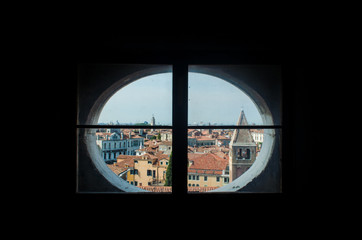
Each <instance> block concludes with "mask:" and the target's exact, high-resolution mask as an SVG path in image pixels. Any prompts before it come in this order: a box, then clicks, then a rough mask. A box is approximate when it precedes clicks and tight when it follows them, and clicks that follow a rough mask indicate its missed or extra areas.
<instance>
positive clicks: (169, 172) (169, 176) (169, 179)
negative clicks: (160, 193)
mask: <svg viewBox="0 0 362 240" xmlns="http://www.w3.org/2000/svg"><path fill="white" fill-rule="evenodd" d="M165 186H172V152H171V154H170V159H169V160H168V166H167V170H166V181H165Z"/></svg>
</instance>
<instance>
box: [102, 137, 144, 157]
mask: <svg viewBox="0 0 362 240" xmlns="http://www.w3.org/2000/svg"><path fill="white" fill-rule="evenodd" d="M97 145H98V147H99V150H100V154H101V156H102V157H103V159H104V161H105V162H111V161H117V157H118V156H119V155H136V150H137V149H140V148H143V147H144V138H143V137H140V136H138V135H133V136H132V135H131V132H130V133H129V134H128V135H125V134H123V132H122V131H121V132H120V135H119V134H118V133H116V132H114V133H110V132H108V131H107V132H106V133H97Z"/></svg>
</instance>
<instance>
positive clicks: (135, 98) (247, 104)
mask: <svg viewBox="0 0 362 240" xmlns="http://www.w3.org/2000/svg"><path fill="white" fill-rule="evenodd" d="M241 108H243V109H244V112H245V114H246V117H247V119H248V122H249V124H251V123H255V124H262V121H261V117H260V114H259V113H258V111H257V109H256V107H255V105H254V103H253V102H252V101H251V99H250V98H249V97H248V96H247V95H245V94H244V92H242V91H241V90H240V89H238V88H236V87H235V86H233V85H232V84H230V83H228V82H226V81H224V80H222V79H220V78H217V77H213V76H210V75H206V74H200V73H189V110H188V118H189V120H188V122H189V124H198V123H200V122H203V123H206V124H208V123H209V122H210V123H211V124H214V123H216V124H235V123H236V122H237V120H238V117H239V114H240V111H241ZM152 114H153V115H154V116H155V119H156V124H163V125H171V124H172V73H162V74H155V75H151V76H147V77H144V78H141V79H139V80H137V81H135V82H133V83H131V84H129V85H127V86H126V87H124V88H122V89H121V90H119V91H118V92H117V93H115V94H114V95H113V96H112V97H111V98H110V99H109V100H108V102H107V103H106V104H105V106H104V108H103V110H102V113H101V115H100V118H99V121H98V122H99V123H109V122H110V121H113V122H116V120H118V121H119V122H120V123H139V122H144V121H148V122H150V121H151V118H152Z"/></svg>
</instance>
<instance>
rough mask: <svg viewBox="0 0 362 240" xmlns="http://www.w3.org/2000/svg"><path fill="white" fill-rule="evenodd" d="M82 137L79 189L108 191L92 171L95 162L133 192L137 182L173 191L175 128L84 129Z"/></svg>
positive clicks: (150, 188)
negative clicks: (172, 168) (173, 131)
mask: <svg viewBox="0 0 362 240" xmlns="http://www.w3.org/2000/svg"><path fill="white" fill-rule="evenodd" d="M79 140H80V141H79V151H78V191H79V192H93V191H102V192H107V191H108V190H107V189H103V190H102V187H103V186H102V183H101V182H98V181H96V179H95V178H96V176H94V175H92V173H94V171H90V167H91V166H93V165H92V164H90V163H91V162H93V164H94V165H95V166H96V167H97V168H98V170H99V172H101V173H102V174H103V176H104V177H105V178H106V179H107V180H108V181H110V182H111V183H112V184H113V185H116V186H118V187H119V186H120V188H121V189H122V188H125V187H128V188H129V187H130V188H129V189H128V190H129V191H131V192H132V187H131V186H137V187H138V188H140V189H143V190H146V191H150V192H171V191H172V173H171V171H170V170H168V169H169V167H168V166H172V163H171V162H170V161H171V159H170V156H171V155H172V130H171V129H155V130H151V129H142V128H139V129H124V128H121V129H120V128H98V129H96V128H95V129H80V131H79ZM82 143H85V144H86V146H84V145H82ZM86 151H87V152H86ZM87 153H89V155H88V154H87ZM88 156H90V159H89V157H88ZM87 166H88V167H87ZM170 169H171V168H170ZM128 184H129V185H128ZM130 185H131V186H130ZM166 185H167V186H166ZM133 190H134V189H133Z"/></svg>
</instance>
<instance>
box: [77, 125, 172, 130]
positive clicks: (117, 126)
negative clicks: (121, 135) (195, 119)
mask: <svg viewBox="0 0 362 240" xmlns="http://www.w3.org/2000/svg"><path fill="white" fill-rule="evenodd" d="M77 128H135V129H139V128H143V129H171V128H172V126H168V125H167V126H160V125H157V126H149V125H147V126H135V125H82V124H78V125H77Z"/></svg>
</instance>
